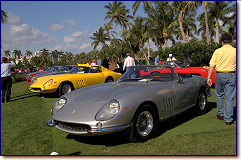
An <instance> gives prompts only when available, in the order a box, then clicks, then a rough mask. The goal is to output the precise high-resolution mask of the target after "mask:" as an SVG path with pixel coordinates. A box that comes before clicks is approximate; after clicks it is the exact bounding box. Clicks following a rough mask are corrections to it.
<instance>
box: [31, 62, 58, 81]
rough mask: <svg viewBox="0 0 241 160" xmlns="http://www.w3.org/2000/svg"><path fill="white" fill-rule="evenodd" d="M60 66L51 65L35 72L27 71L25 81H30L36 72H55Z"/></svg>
mask: <svg viewBox="0 0 241 160" xmlns="http://www.w3.org/2000/svg"><path fill="white" fill-rule="evenodd" d="M60 67H62V66H51V67H49V68H48V69H46V70H45V71H43V70H40V71H37V72H33V73H29V74H28V76H27V82H28V83H30V82H31V79H32V77H33V76H35V75H37V74H43V73H51V72H56V71H57V70H58V69H59V68H60Z"/></svg>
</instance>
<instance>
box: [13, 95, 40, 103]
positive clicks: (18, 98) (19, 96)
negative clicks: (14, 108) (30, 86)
mask: <svg viewBox="0 0 241 160" xmlns="http://www.w3.org/2000/svg"><path fill="white" fill-rule="evenodd" d="M34 96H38V94H36V93H27V94H22V95H18V96H14V97H12V98H11V102H13V101H18V100H20V99H25V98H30V97H34Z"/></svg>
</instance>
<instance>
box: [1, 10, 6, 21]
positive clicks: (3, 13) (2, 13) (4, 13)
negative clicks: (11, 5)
mask: <svg viewBox="0 0 241 160" xmlns="http://www.w3.org/2000/svg"><path fill="white" fill-rule="evenodd" d="M7 19H8V16H7V13H6V12H5V11H4V10H2V9H1V23H6V22H7Z"/></svg>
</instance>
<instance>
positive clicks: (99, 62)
mask: <svg viewBox="0 0 241 160" xmlns="http://www.w3.org/2000/svg"><path fill="white" fill-rule="evenodd" d="M97 65H100V66H101V58H99V59H98V60H97Z"/></svg>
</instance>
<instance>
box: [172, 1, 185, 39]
mask: <svg viewBox="0 0 241 160" xmlns="http://www.w3.org/2000/svg"><path fill="white" fill-rule="evenodd" d="M169 4H170V5H171V6H172V8H173V10H174V11H175V12H176V14H177V19H178V22H179V27H180V31H181V35H182V38H183V40H184V42H185V43H187V42H188V39H187V37H186V35H185V32H184V29H183V18H184V15H185V10H184V8H185V6H186V4H187V2H186V1H175V2H170V3H169Z"/></svg>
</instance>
